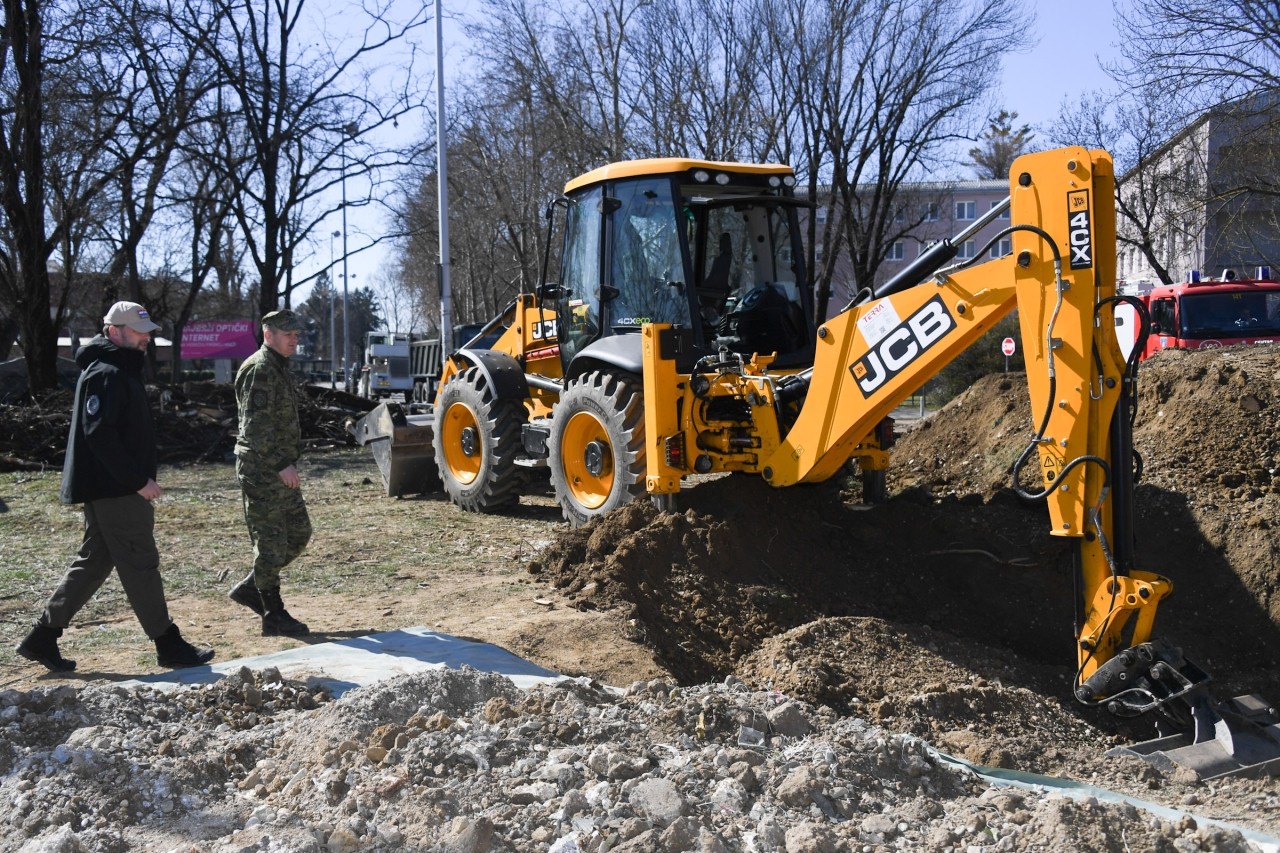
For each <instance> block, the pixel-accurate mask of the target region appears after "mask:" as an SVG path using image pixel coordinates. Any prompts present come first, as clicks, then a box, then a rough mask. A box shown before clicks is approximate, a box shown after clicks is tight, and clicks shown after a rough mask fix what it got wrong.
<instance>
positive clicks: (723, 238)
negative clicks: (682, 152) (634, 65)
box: [549, 158, 814, 373]
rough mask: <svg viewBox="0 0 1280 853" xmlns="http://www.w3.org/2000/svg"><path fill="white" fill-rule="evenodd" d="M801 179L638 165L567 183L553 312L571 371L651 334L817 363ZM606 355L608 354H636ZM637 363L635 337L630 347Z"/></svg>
mask: <svg viewBox="0 0 1280 853" xmlns="http://www.w3.org/2000/svg"><path fill="white" fill-rule="evenodd" d="M794 183H795V178H794V176H793V175H792V172H791V170H790V169H789V168H787V167H785V166H777V165H743V164H728V163H714V162H707V161H699V160H685V159H674V158H666V159H655V160H635V161H627V162H622V163H615V164H613V165H610V166H605V167H602V168H600V169H596V170H595V171H593V172H590V173H588V174H586V175H583V176H582V177H580V178H577V179H575V180H573V181H571V182H570V183H569V184H568V185H567V186H566V188H565V193H564V196H563V197H562V198H561V199H559V200H558V201H559V204H561V205H563V206H564V207H565V209H566V215H565V233H564V243H563V254H562V256H561V271H560V272H561V275H560V281H559V285H558V287H557V288H555V289H554V291H553V292H552V293H550V294H549V296H550V297H551V300H552V302H553V304H554V305H555V307H556V313H557V319H558V326H559V337H560V348H561V358H562V360H563V363H564V364H565V365H566V372H567V373H568V372H571V371H569V370H568V365H569V364H570V362H572V361H573V360H574V359H575V358H576V357H578V356H579V355H581V354H583V353H584V352H587V351H588V350H589V349H591V348H592V346H593V344H597V342H600V341H603V340H604V339H606V338H610V337H613V336H618V335H629V334H632V333H637V332H639V331H640V329H641V327H642V326H643V325H644V324H645V323H670V324H673V325H675V326H680V327H683V328H685V329H689V330H690V331H691V333H692V340H693V343H694V347H695V350H696V351H697V352H699V353H702V354H706V355H710V354H713V353H716V352H718V351H719V350H721V349H727V350H728V351H729V352H731V353H737V354H740V355H742V356H743V357H745V358H750V357H751V355H753V354H761V355H768V354H771V353H776V354H777V359H776V360H775V361H774V365H775V366H776V367H779V368H783V369H785V368H788V367H792V368H797V369H798V368H801V367H805V366H807V365H809V364H810V363H812V360H813V341H814V329H813V325H812V319H811V318H812V316H813V308H812V300H811V293H810V287H809V285H808V279H807V278H806V276H805V272H804V256H803V252H802V249H801V240H800V228H799V217H798V216H797V210H798V208H799V207H801V206H804V205H805V203H804V202H801V201H798V200H797V199H795V198H794V196H793V195H792V193H791V187H792V186H793V185H794ZM619 344H620V342H617V341H615V342H613V343H612V344H611V345H606V346H607V347H608V349H609V350H610V352H613V353H617V352H619V351H627V350H630V349H631V348H632V347H629V346H625V345H624V346H620V345H619ZM634 348H635V350H636V353H637V354H638V352H639V341H638V336H637V338H636V340H635V342H634Z"/></svg>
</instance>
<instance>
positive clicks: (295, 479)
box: [280, 465, 302, 489]
mask: <svg viewBox="0 0 1280 853" xmlns="http://www.w3.org/2000/svg"><path fill="white" fill-rule="evenodd" d="M280 482H282V483H284V485H285V488H289V489H296V488H298V487H299V486H301V485H302V477H301V476H300V475H299V474H298V469H297V468H295V467H294V466H292V465H290V466H289V467H288V468H285V469H284V470H283V471H281V472H280Z"/></svg>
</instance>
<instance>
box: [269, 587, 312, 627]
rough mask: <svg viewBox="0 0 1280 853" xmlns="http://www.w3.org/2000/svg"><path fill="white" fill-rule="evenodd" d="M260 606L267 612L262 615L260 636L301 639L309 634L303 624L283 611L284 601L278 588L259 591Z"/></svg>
mask: <svg viewBox="0 0 1280 853" xmlns="http://www.w3.org/2000/svg"><path fill="white" fill-rule="evenodd" d="M260 592H261V593H262V604H263V606H265V607H266V609H267V612H266V613H264V614H262V636H264V637H301V636H304V635H306V634H310V633H311V629H310V628H308V627H307V625H306V623H305V622H299V621H298V620H297V619H294V618H293V617H292V616H290V615H289V611H288V610H285V609H284V601H283V600H282V599H281V598H280V587H275V588H274V589H264V590H260Z"/></svg>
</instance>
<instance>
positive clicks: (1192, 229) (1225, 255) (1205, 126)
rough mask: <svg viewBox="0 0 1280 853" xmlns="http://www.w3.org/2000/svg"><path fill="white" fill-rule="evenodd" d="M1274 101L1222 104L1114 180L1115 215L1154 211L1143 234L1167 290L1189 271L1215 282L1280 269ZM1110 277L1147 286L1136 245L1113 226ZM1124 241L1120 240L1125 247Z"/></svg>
mask: <svg viewBox="0 0 1280 853" xmlns="http://www.w3.org/2000/svg"><path fill="white" fill-rule="evenodd" d="M1276 106H1277V95H1276V94H1268V95H1259V96H1254V97H1251V98H1249V99H1245V100H1241V101H1233V102H1230V103H1227V104H1223V105H1221V106H1219V107H1217V108H1215V109H1213V110H1210V111H1208V112H1206V113H1204V114H1202V115H1201V116H1200V117H1199V118H1197V119H1196V120H1195V121H1193V122H1192V123H1190V124H1189V125H1187V126H1186V127H1185V128H1183V129H1182V130H1180V131H1179V132H1177V133H1176V134H1174V135H1173V136H1172V137H1170V138H1169V140H1168V141H1166V142H1164V143H1163V144H1162V145H1160V146H1159V147H1158V148H1156V149H1155V150H1154V151H1153V152H1152V153H1151V154H1150V155H1148V156H1146V157H1145V158H1143V162H1142V164H1141V170H1142V172H1141V173H1140V172H1139V170H1138V168H1134V169H1131V170H1129V171H1127V172H1125V173H1124V174H1123V175H1121V176H1120V178H1119V179H1118V180H1117V186H1118V193H1119V195H1120V197H1121V199H1122V200H1123V202H1124V204H1125V206H1127V207H1130V208H1132V209H1134V210H1151V211H1154V219H1153V224H1152V225H1151V226H1150V227H1148V228H1147V229H1146V231H1147V233H1148V234H1149V235H1150V237H1151V240H1152V243H1153V245H1154V247H1155V255H1156V258H1157V260H1158V261H1159V263H1160V264H1161V265H1162V266H1163V267H1164V268H1165V269H1166V270H1167V272H1168V274H1169V275H1170V277H1171V278H1172V279H1173V281H1174V282H1179V281H1185V280H1187V279H1188V278H1189V277H1190V275H1191V273H1192V271H1195V272H1197V273H1199V274H1200V275H1202V276H1203V277H1205V278H1220V277H1222V276H1223V274H1224V273H1225V272H1227V271H1230V273H1231V274H1233V275H1236V276H1238V277H1242V278H1244V277H1252V276H1254V275H1256V271H1257V270H1258V269H1259V268H1262V267H1268V268H1270V269H1280V195H1278V194H1277V191H1278V190H1280V178H1277V176H1280V169H1278V168H1277V167H1278V166H1280V126H1278V122H1277V111H1276V109H1275V107H1276ZM1116 229H1117V231H1118V232H1119V235H1120V237H1121V240H1120V241H1119V243H1120V244H1119V246H1118V247H1117V258H1116V263H1117V275H1118V276H1119V277H1120V278H1121V279H1122V280H1124V281H1128V282H1131V283H1138V282H1157V281H1158V280H1159V275H1158V272H1157V270H1156V269H1155V267H1154V266H1153V265H1152V264H1151V262H1150V260H1149V259H1148V258H1147V257H1146V255H1145V253H1143V252H1142V251H1140V250H1139V249H1138V248H1137V247H1136V246H1133V245H1132V242H1133V241H1138V240H1140V239H1141V238H1142V237H1143V234H1142V233H1141V232H1140V231H1139V229H1138V227H1137V226H1136V225H1135V224H1134V223H1133V222H1132V221H1129V220H1127V219H1126V218H1125V217H1124V216H1120V217H1118V219H1117V222H1116ZM1125 238H1128V240H1126V239H1125Z"/></svg>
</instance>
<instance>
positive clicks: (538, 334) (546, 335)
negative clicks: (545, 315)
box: [532, 320, 556, 341]
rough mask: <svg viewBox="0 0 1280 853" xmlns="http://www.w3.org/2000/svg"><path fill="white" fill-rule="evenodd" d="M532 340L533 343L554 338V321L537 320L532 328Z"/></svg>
mask: <svg viewBox="0 0 1280 853" xmlns="http://www.w3.org/2000/svg"><path fill="white" fill-rule="evenodd" d="M532 332H533V338H532V340H535V341H549V340H554V339H555V337H556V321H555V320H539V321H537V322H536V323H534V324H533V327H532Z"/></svg>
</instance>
